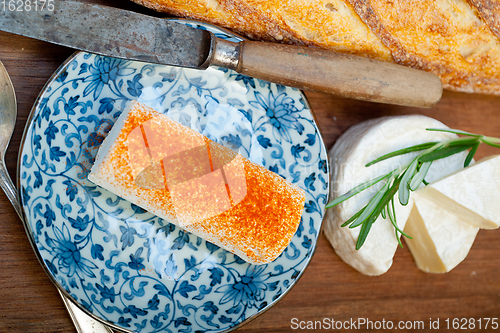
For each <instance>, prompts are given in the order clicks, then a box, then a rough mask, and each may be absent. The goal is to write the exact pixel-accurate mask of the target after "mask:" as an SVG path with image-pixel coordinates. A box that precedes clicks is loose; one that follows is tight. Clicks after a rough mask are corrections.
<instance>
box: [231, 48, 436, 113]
mask: <svg viewBox="0 0 500 333" xmlns="http://www.w3.org/2000/svg"><path fill="white" fill-rule="evenodd" d="M239 44H240V45H239V47H240V50H239V51H240V52H239V61H238V65H237V68H236V71H237V72H239V73H241V74H245V75H248V76H252V77H255V78H258V79H261V80H266V81H270V82H274V83H278V84H282V85H286V86H292V87H296V88H299V89H305V90H314V91H319V92H325V93H332V94H335V95H338V96H342V97H347V98H353V99H359V100H364V101H370V102H379V103H388V104H397V105H405V106H415V107H431V106H433V105H434V104H436V103H437V102H438V101H439V100H440V98H441V94H442V92H443V88H442V86H441V81H440V79H439V78H438V77H437V76H436V75H434V74H432V73H428V72H424V71H420V70H417V69H413V68H409V67H404V66H400V65H396V64H392V63H387V62H381V61H376V60H372V59H368V58H362V57H357V56H353V55H347V54H341V53H336V52H332V51H326V50H321V49H314V48H309V47H300V46H292V45H283V44H276V43H264V42H254V41H242V42H240V43H239Z"/></svg>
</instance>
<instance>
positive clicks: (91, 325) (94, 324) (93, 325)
mask: <svg viewBox="0 0 500 333" xmlns="http://www.w3.org/2000/svg"><path fill="white" fill-rule="evenodd" d="M0 187H1V188H2V190H3V191H4V192H5V195H7V198H9V201H10V202H11V203H12V206H14V209H15V210H16V212H17V215H19V218H20V219H21V220H23V214H22V211H21V202H20V200H19V199H18V194H17V190H16V186H15V185H14V183H13V182H12V179H11V178H10V176H9V173H8V172H7V168H6V166H5V160H4V157H3V155H2V156H0ZM57 290H58V291H59V294H60V295H61V297H62V299H63V302H64V305H65V306H66V309H67V310H68V312H69V314H70V317H71V319H72V321H73V324H74V325H75V328H76V331H77V332H78V333H113V331H112V330H111V329H110V328H109V327H107V326H106V325H104V324H102V323H100V322H98V321H96V320H94V319H93V318H91V317H90V316H88V315H87V314H85V313H84V312H83V311H82V310H80V309H79V308H78V307H77V306H76V305H75V304H74V303H73V302H72V301H71V300H70V299H69V298H68V297H66V296H65V295H64V294H63V293H62V292H61V291H60V290H59V289H57Z"/></svg>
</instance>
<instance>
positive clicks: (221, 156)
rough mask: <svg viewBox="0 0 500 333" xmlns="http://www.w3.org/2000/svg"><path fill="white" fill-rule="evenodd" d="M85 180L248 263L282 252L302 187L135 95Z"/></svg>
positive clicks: (293, 224)
mask: <svg viewBox="0 0 500 333" xmlns="http://www.w3.org/2000/svg"><path fill="white" fill-rule="evenodd" d="M88 179H89V180H90V181H92V182H93V183H95V184H97V185H99V186H102V187H104V188H106V189H108V190H109V191H111V192H113V193H114V194H116V195H118V196H120V197H122V198H124V199H126V200H128V201H130V202H132V203H134V204H136V205H138V206H140V207H142V208H144V209H146V210H148V211H149V212H151V213H153V214H155V215H158V216H160V217H161V218H163V219H165V220H167V221H168V222H170V223H173V224H176V225H179V226H180V227H182V228H183V229H185V230H187V231H189V232H191V233H193V234H195V235H197V236H199V237H201V238H204V239H205V240H207V241H209V242H212V243H214V244H216V245H218V246H220V247H222V248H224V249H226V250H228V251H230V252H232V253H234V254H236V255H238V256H239V257H240V258H242V259H243V260H245V261H247V262H249V263H252V264H264V263H268V262H271V261H273V260H274V259H276V258H277V257H278V256H279V255H280V254H281V253H282V252H283V250H284V249H285V248H286V247H287V246H288V244H289V243H290V241H291V239H292V237H293V236H294V234H295V232H296V230H297V228H298V226H299V223H300V219H301V216H302V211H303V208H304V203H305V192H304V190H302V189H300V188H298V187H297V186H295V185H292V184H291V183H289V182H287V181H286V180H285V179H283V178H281V177H280V176H279V175H277V174H275V173H273V172H271V171H269V170H267V169H265V168H264V167H262V166H260V165H257V164H255V163H252V162H250V161H249V160H247V159H245V158H243V157H242V156H241V155H240V154H237V153H235V152H233V151H232V150H230V149H229V148H226V147H223V146H221V145H219V144H217V143H215V142H213V141H210V140H209V139H207V138H206V137H204V136H203V135H201V134H199V133H198V132H196V131H194V130H192V129H190V128H188V127H185V126H183V125H181V124H179V123H176V122H175V121H173V120H171V119H170V118H168V117H167V116H165V115H163V114H160V113H158V112H156V111H154V110H153V109H151V108H149V107H147V106H145V105H143V104H140V103H138V102H135V101H133V102H131V103H130V104H129V106H128V107H127V108H126V109H125V110H124V111H123V112H122V114H121V115H120V117H119V118H118V120H117V121H116V123H115V125H114V126H113V128H112V129H111V131H110V132H109V134H108V136H107V137H106V139H105V140H104V142H103V144H102V145H101V147H100V148H99V152H98V154H97V157H96V160H95V163H94V165H93V166H92V169H91V172H90V175H89V177H88Z"/></svg>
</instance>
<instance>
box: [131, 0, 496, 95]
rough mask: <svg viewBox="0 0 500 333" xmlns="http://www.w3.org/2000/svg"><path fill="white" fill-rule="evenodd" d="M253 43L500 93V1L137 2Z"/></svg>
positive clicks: (450, 86)
mask: <svg viewBox="0 0 500 333" xmlns="http://www.w3.org/2000/svg"><path fill="white" fill-rule="evenodd" d="M133 1H135V2H137V3H140V4H142V5H144V6H147V7H150V8H153V9H155V10H157V11H162V12H167V13H170V14H173V15H176V16H182V17H189V18H195V19H198V20H202V21H205V22H209V23H213V24H216V25H220V26H223V27H226V28H228V29H231V30H233V31H235V32H237V33H239V34H242V35H244V36H247V37H249V38H251V39H258V40H264V41H272V42H281V43H291V44H297V45H307V46H312V47H320V48H324V49H330V50H333V51H337V52H344V53H350V54H354V55H359V56H365V57H370V58H373V59H378V60H383V61H392V62H394V61H395V62H397V63H399V64H402V65H405V66H410V67H414V68H418V69H422V70H426V71H429V72H433V73H435V74H437V75H438V76H439V77H440V78H441V81H442V83H443V87H444V88H446V89H449V90H454V91H461V92H469V93H484V94H494V95H500V73H499V71H498V68H500V41H499V37H500V36H499V31H500V2H499V1H498V0H453V1H451V0H450V1H448V0H423V1H420V0H307V1H306V0H271V1H265V0H175V1H174V0H133Z"/></svg>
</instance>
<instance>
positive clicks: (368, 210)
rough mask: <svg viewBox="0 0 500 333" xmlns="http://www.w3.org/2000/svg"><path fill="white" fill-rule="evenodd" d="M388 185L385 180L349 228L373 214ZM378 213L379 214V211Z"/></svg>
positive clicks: (359, 223)
mask: <svg viewBox="0 0 500 333" xmlns="http://www.w3.org/2000/svg"><path fill="white" fill-rule="evenodd" d="M389 185H390V182H387V183H385V185H384V186H382V188H381V189H380V190H379V191H378V192H377V194H375V196H374V197H373V198H372V199H371V200H370V202H369V203H368V205H367V206H366V208H365V209H364V210H363V213H361V215H360V216H359V217H358V218H357V219H356V221H354V222H353V223H352V224H351V225H350V226H349V228H356V227H357V226H359V225H361V224H362V223H363V222H365V220H366V219H368V218H369V217H370V215H373V212H374V211H375V210H376V209H377V207H378V204H379V202H380V200H381V199H382V197H383V196H384V193H386V192H387V190H388V189H389ZM378 214H380V211H379V213H378ZM378 214H377V215H378Z"/></svg>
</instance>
